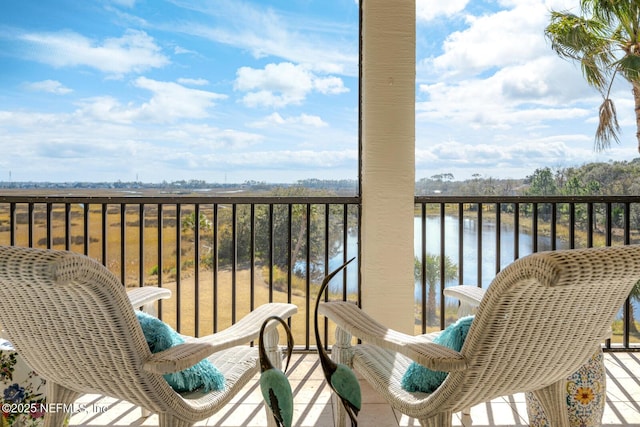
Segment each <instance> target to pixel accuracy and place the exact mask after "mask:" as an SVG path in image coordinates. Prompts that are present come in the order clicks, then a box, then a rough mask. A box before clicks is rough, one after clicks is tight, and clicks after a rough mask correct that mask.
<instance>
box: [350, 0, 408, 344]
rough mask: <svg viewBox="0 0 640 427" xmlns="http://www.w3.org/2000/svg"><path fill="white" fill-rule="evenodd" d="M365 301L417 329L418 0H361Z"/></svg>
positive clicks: (390, 320) (377, 314)
mask: <svg viewBox="0 0 640 427" xmlns="http://www.w3.org/2000/svg"><path fill="white" fill-rule="evenodd" d="M361 2H362V4H363V16H362V106H361V108H362V164H361V168H362V170H361V173H362V188H361V192H362V242H361V244H362V248H361V254H362V260H361V262H362V270H361V277H362V308H363V309H364V310H365V311H366V312H367V313H369V314H370V315H371V316H373V317H374V318H376V319H377V320H378V321H380V322H382V323H383V324H385V325H388V326H389V327H391V328H394V329H397V330H400V331H403V332H406V333H413V324H414V320H413V319H414V309H413V307H414V293H413V283H414V279H413V262H414V261H413V259H414V254H413V215H414V204H413V201H414V186H415V73H416V59H415V54H416V31H415V24H416V3H415V0H393V1H389V0H361Z"/></svg>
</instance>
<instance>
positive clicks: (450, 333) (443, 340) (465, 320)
mask: <svg viewBox="0 0 640 427" xmlns="http://www.w3.org/2000/svg"><path fill="white" fill-rule="evenodd" d="M472 321H473V316H467V317H462V318H460V319H458V321H457V322H455V323H453V324H451V325H449V326H447V327H446V328H445V330H444V331H442V332H441V333H440V335H438V336H437V337H436V338H435V339H434V340H433V342H434V343H436V344H440V345H442V346H445V347H448V348H450V349H452V350H455V351H460V349H461V348H462V344H464V340H465V338H466V337H467V333H468V332H469V327H470V326H471V322H472ZM447 374H448V373H447V372H441V371H432V370H431V369H429V368H425V367H424V366H422V365H420V364H419V363H417V362H413V363H412V364H411V365H409V368H408V369H407V372H405V373H404V375H403V377H402V388H403V389H405V390H407V391H421V392H424V393H433V392H434V391H435V389H437V388H438V387H439V386H440V384H442V382H443V381H444V380H445V378H446V377H447Z"/></svg>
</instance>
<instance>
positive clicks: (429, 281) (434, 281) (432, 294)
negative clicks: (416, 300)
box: [414, 254, 458, 325]
mask: <svg viewBox="0 0 640 427" xmlns="http://www.w3.org/2000/svg"><path fill="white" fill-rule="evenodd" d="M414 277H415V279H416V281H419V280H421V279H422V261H421V260H420V259H419V258H418V257H416V258H415V260H414ZM457 277H458V266H457V265H456V264H455V263H454V262H453V261H451V258H449V257H448V256H445V257H444V281H445V282H448V281H451V280H455V279H456V278H457ZM425 283H426V285H427V313H426V319H427V324H428V325H434V324H436V286H437V285H438V284H439V283H440V256H439V255H431V254H427V255H426V258H425Z"/></svg>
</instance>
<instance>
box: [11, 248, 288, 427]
mask: <svg viewBox="0 0 640 427" xmlns="http://www.w3.org/2000/svg"><path fill="white" fill-rule="evenodd" d="M167 296H168V295H167V291H165V290H160V289H158V288H139V289H135V290H133V291H131V292H129V293H127V292H126V291H125V288H124V286H123V285H122V283H121V282H120V281H119V280H118V279H117V278H116V277H115V276H114V275H113V274H111V272H110V271H109V270H107V269H106V268H105V267H104V266H103V265H101V264H100V263H98V262H96V261H95V260H92V259H90V258H88V257H86V256H84V255H80V254H76V253H72V252H66V251H56V250H43V249H30V248H20V247H0V301H4V303H3V304H2V309H0V325H2V327H3V328H4V329H5V330H6V333H7V335H8V339H9V341H11V343H12V344H13V345H14V347H15V348H16V350H17V351H18V353H19V354H20V356H21V357H22V358H23V359H24V360H25V361H26V362H27V364H29V366H31V368H32V369H34V370H35V371H36V372H38V374H39V375H41V376H42V377H43V378H45V379H46V381H47V383H46V386H47V392H46V393H47V394H46V396H47V402H53V403H56V404H66V405H69V407H71V405H70V404H72V403H73V402H74V401H75V400H76V399H77V398H78V397H79V396H80V395H81V394H83V393H92V394H93V393H95V394H102V395H106V396H111V397H115V398H118V399H123V400H126V401H128V402H131V403H134V404H136V405H139V406H140V407H141V408H143V409H146V410H147V411H150V412H153V413H157V414H158V416H159V421H160V426H163V427H183V426H190V425H192V424H193V423H195V422H197V421H200V420H202V419H205V418H208V417H210V416H211V415H213V414H214V413H216V412H217V411H218V410H220V409H221V408H222V407H224V405H225V404H226V403H227V402H229V400H230V399H231V398H232V397H233V396H234V395H235V394H236V393H237V392H238V391H240V389H241V388H242V387H243V386H244V385H245V384H246V383H247V382H248V381H249V380H250V379H251V378H252V377H253V376H254V375H255V374H256V373H258V372H259V366H258V347H257V346H249V345H246V344H247V343H249V342H250V341H254V340H256V339H257V338H258V335H259V332H260V326H261V325H262V322H263V321H264V320H265V319H266V318H267V317H269V316H272V315H276V316H280V317H281V318H283V319H287V318H289V317H290V316H292V315H293V314H295V313H296V312H297V308H296V306H295V305H292V304H283V303H272V304H265V305H263V306H260V307H258V308H257V309H256V310H254V311H252V312H251V313H249V314H248V315H246V316H245V317H243V318H242V319H241V320H240V321H239V322H237V323H235V324H234V325H233V326H231V327H229V328H227V329H225V330H223V331H221V332H218V333H215V334H213V335H209V336H206V337H202V338H189V337H187V338H186V339H187V343H185V344H182V345H179V346H176V347H173V348H171V349H168V350H166V351H163V352H160V353H156V354H152V353H151V352H150V351H149V347H148V345H147V343H146V341H145V338H144V335H143V333H142V329H141V327H140V324H139V322H138V320H137V319H136V316H135V314H134V309H133V307H140V306H143V305H147V304H150V303H152V302H153V301H154V300H155V299H157V298H164V297H167ZM276 325H277V322H272V323H271V325H270V328H268V331H269V334H270V336H267V337H265V341H266V342H267V343H271V344H268V345H269V346H270V347H269V349H268V351H269V356H270V358H271V360H272V361H273V362H274V365H277V366H279V365H278V363H280V362H281V354H280V352H279V349H278V344H277V342H278V339H277V330H276V328H275V326H276ZM204 358H209V360H211V361H212V362H213V363H214V364H215V366H216V367H218V369H220V370H221V371H222V372H223V374H224V376H225V381H226V385H225V388H224V389H223V390H221V391H214V392H209V393H201V392H198V391H196V392H192V393H188V394H179V393H176V392H175V391H174V390H173V389H172V388H171V387H170V386H169V384H168V383H167V382H166V381H165V380H164V378H163V376H162V375H163V374H166V373H170V372H177V371H180V370H183V369H185V368H187V367H189V366H192V365H194V364H196V363H197V362H199V361H200V360H202V359H204ZM265 407H266V405H265ZM267 412H268V409H267ZM65 417H66V414H64V413H49V414H47V415H45V426H46V427H52V426H56V427H57V426H61V425H62V424H63V421H64V418H65ZM272 419H273V417H272V416H271V414H270V413H268V414H267V420H272Z"/></svg>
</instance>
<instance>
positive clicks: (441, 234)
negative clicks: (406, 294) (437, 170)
mask: <svg viewBox="0 0 640 427" xmlns="http://www.w3.org/2000/svg"><path fill="white" fill-rule="evenodd" d="M415 201H416V216H415V254H416V260H417V263H416V266H417V268H416V271H417V272H418V274H417V279H416V291H415V294H416V311H417V313H418V314H417V317H418V322H417V328H416V333H424V332H428V331H432V330H438V329H441V328H443V327H444V326H445V325H446V324H447V323H448V322H450V321H451V320H452V319H453V318H454V316H455V308H456V302H455V301H447V300H446V299H445V298H444V296H443V293H442V289H443V288H444V287H445V286H453V285H457V284H475V285H478V286H483V287H486V286H488V284H489V283H490V281H491V279H492V278H493V276H495V274H496V273H497V272H498V271H500V270H501V269H502V268H504V267H505V266H506V265H508V264H509V263H510V262H512V261H513V260H515V259H517V258H519V257H521V256H524V255H526V254H527V253H531V252H537V251H539V250H547V249H550V250H553V249H561V248H577V247H590V246H603V245H619V244H632V243H638V242H639V241H640V198H638V197H477V196H469V197H451V196H437V197H433V196H417V197H416V199H415ZM359 218H360V199H359V198H358V197H235V196H234V197H210V196H194V197H192V196H171V197H159V196H158V197H157V196H153V197H141V196H123V197H85V196H78V197H75V196H74V197H69V196H0V244H5V245H6V244H9V245H19V246H31V247H41V248H53V249H66V250H72V251H75V252H79V253H84V254H86V255H88V256H91V257H93V258H95V259H97V260H99V261H100V262H101V263H103V264H104V265H105V266H107V267H108V268H109V269H110V270H111V271H112V272H113V273H114V274H115V275H116V276H118V277H119V278H120V279H121V281H122V282H123V283H124V284H125V286H128V287H131V286H143V285H153V286H162V287H166V288H169V289H171V290H172V291H173V298H172V299H170V300H165V301H163V302H161V303H160V304H159V313H160V316H161V317H162V318H163V320H165V321H167V322H168V323H170V324H172V325H173V326H174V327H175V328H176V329H178V330H179V331H180V332H182V333H185V334H193V335H205V334H208V333H212V332H216V331H219V330H221V329H223V328H225V327H226V326H228V325H230V324H232V323H234V322H235V321H236V320H238V319H239V318H240V317H241V316H243V315H244V314H246V313H247V312H249V311H250V310H252V309H253V308H254V307H256V306H257V305H260V304H262V303H266V302H271V301H281V302H293V303H295V304H296V305H298V307H299V314H298V315H297V316H296V317H295V318H294V319H293V320H292V322H291V325H292V329H293V331H294V336H295V340H296V347H297V348H300V349H303V350H308V349H310V348H313V346H314V344H315V342H314V340H313V331H312V328H313V319H312V314H313V313H312V312H313V303H314V302H315V298H316V297H317V290H318V286H319V283H320V281H321V279H322V277H323V276H324V275H325V274H326V273H327V272H328V271H329V270H330V269H333V268H335V267H337V266H338V265H340V264H341V263H342V262H344V261H346V260H347V259H348V258H351V257H352V256H357V255H358V252H359V249H358V243H359V234H360V231H359V230H360V223H359ZM354 264H355V265H354V266H352V267H350V268H349V272H348V273H346V272H345V273H344V274H342V275H340V276H338V277H336V280H335V281H336V284H335V286H332V287H331V292H332V294H331V296H329V297H330V298H342V299H349V300H353V301H358V298H359V295H360V288H359V287H360V284H359V283H358V280H359V279H358V278H359V275H358V273H357V271H358V268H357V263H354ZM325 297H327V296H325ZM638 304H639V301H637V300H635V299H630V300H628V301H627V302H626V303H625V305H624V307H623V308H622V310H621V312H620V319H618V320H616V322H615V324H614V336H613V339H612V340H610V341H607V343H606V347H607V349H608V350H610V351H614V350H620V349H622V350H627V351H629V350H640V338H639V337H640V335H638V333H637V323H636V322H635V319H636V318H637V315H634V307H637V306H638ZM636 313H638V309H636ZM638 315H640V313H638ZM323 329H325V330H324V336H325V343H328V342H330V341H331V339H332V335H330V334H329V333H328V331H327V330H326V329H327V328H326V324H325V325H323Z"/></svg>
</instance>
